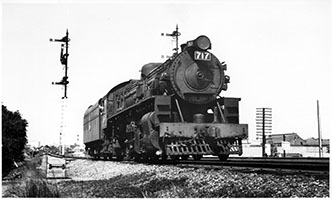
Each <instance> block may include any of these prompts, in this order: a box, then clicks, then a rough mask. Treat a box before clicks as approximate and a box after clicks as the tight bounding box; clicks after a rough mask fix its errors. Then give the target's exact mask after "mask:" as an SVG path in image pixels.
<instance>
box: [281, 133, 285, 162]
mask: <svg viewBox="0 0 332 200" xmlns="http://www.w3.org/2000/svg"><path fill="white" fill-rule="evenodd" d="M282 141H284V142H285V141H286V135H285V134H283V135H282ZM285 157H286V150H285V149H284V158H285Z"/></svg>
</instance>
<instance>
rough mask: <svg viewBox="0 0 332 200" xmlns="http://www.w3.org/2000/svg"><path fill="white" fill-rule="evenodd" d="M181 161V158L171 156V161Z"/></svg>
mask: <svg viewBox="0 0 332 200" xmlns="http://www.w3.org/2000/svg"><path fill="white" fill-rule="evenodd" d="M179 159H180V156H178V155H171V160H172V161H178V160H179Z"/></svg>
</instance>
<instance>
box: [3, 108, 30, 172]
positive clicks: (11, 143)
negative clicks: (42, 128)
mask: <svg viewBox="0 0 332 200" xmlns="http://www.w3.org/2000/svg"><path fill="white" fill-rule="evenodd" d="M27 126H28V122H27V121H26V120H25V119H23V118H22V117H21V114H20V113H19V111H16V112H11V111H9V110H7V108H6V106H4V105H2V174H5V172H7V171H8V170H10V169H11V168H12V167H13V163H14V161H16V162H17V161H23V159H24V156H23V150H24V147H25V145H26V143H27V138H26V128H27Z"/></svg>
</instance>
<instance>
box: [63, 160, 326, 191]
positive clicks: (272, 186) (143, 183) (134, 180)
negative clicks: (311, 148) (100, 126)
mask: <svg viewBox="0 0 332 200" xmlns="http://www.w3.org/2000/svg"><path fill="white" fill-rule="evenodd" d="M67 168H68V171H67V172H68V175H69V176H70V177H71V180H69V181H61V182H59V183H58V187H59V191H60V196H61V197H74V198H81V197H89V198H95V197H117V198H131V197H134V198H142V197H147V198H168V197H171V198H174V197H176V198H182V197H189V198H197V197H199V198H210V197H213V198H217V197H329V177H326V178H319V179H318V178H316V177H313V176H304V175H278V174H262V173H242V172H239V171H234V170H231V169H222V170H214V169H211V170H206V169H195V168H179V167H175V166H160V165H147V164H130V163H123V162H122V163H120V162H112V161H106V162H105V161H90V160H76V161H72V162H71V163H69V164H68V165H67Z"/></svg>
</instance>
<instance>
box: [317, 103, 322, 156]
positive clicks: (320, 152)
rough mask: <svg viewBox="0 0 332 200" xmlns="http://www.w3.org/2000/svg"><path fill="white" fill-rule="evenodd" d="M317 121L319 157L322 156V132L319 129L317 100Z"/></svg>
mask: <svg viewBox="0 0 332 200" xmlns="http://www.w3.org/2000/svg"><path fill="white" fill-rule="evenodd" d="M317 122H318V148H319V149H318V150H319V157H320V158H321V157H322V133H321V130H320V115H319V101H318V100H317Z"/></svg>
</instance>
